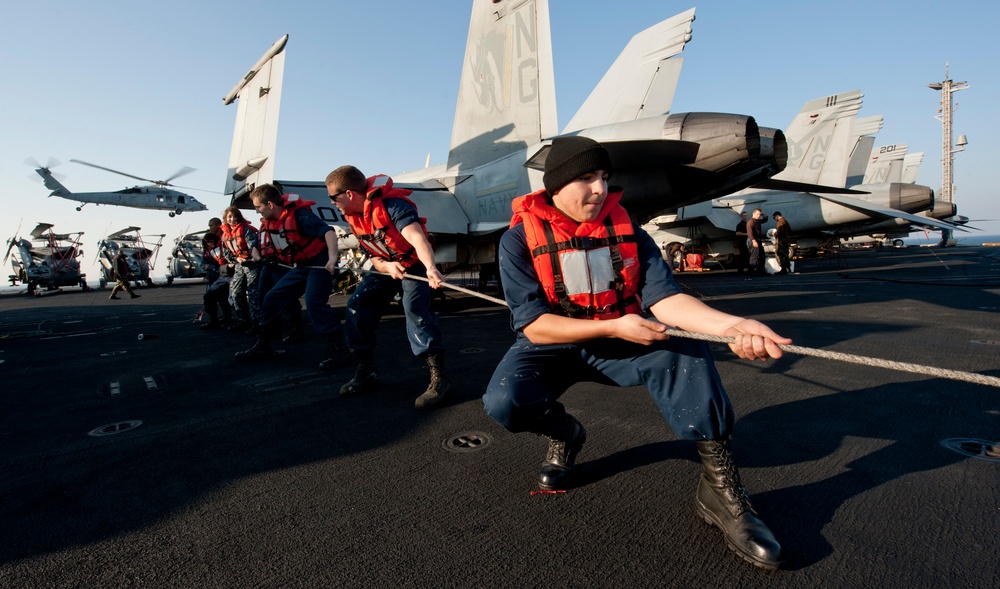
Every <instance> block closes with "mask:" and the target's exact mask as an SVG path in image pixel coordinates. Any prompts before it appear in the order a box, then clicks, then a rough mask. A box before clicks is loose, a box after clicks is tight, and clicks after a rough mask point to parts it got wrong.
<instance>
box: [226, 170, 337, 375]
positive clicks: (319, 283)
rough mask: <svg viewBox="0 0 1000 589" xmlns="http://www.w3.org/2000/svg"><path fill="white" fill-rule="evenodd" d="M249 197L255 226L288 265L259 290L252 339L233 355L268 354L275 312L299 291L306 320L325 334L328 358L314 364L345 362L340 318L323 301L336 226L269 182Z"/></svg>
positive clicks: (333, 263) (333, 264)
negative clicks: (256, 330) (258, 224)
mask: <svg viewBox="0 0 1000 589" xmlns="http://www.w3.org/2000/svg"><path fill="white" fill-rule="evenodd" d="M250 198H251V199H252V200H253V208H254V209H256V211H257V213H258V214H259V215H260V216H261V228H262V230H263V231H265V232H267V233H268V239H269V241H270V243H271V244H272V246H273V248H274V254H275V256H276V257H277V258H278V261H279V262H280V263H281V264H284V265H286V266H288V271H287V272H285V274H284V275H283V276H282V277H281V278H280V279H278V281H277V282H276V283H275V284H274V286H272V287H271V289H270V290H269V291H268V292H267V294H266V295H265V296H264V301H263V303H262V305H261V318H260V330H259V333H258V335H257V341H256V342H255V343H254V345H253V346H251V347H250V348H248V349H246V350H244V351H242V352H237V353H236V359H237V360H254V359H257V358H270V357H272V356H273V355H274V350H273V349H271V340H272V339H273V338H274V337H275V336H276V335H277V334H276V333H275V331H276V330H277V329H278V327H279V325H280V319H281V314H282V313H283V312H284V311H285V309H286V308H287V307H288V304H289V303H290V302H291V301H293V300H296V299H298V298H299V297H301V296H302V295H303V294H304V295H305V299H306V312H307V313H308V314H309V321H310V322H311V323H312V325H313V328H314V329H315V330H316V331H317V332H319V333H320V334H321V335H324V336H326V338H327V354H328V358H327V359H326V360H324V361H323V362H322V363H321V364H320V369H321V370H323V369H328V368H334V367H336V366H339V365H342V364H345V363H346V362H347V361H348V360H349V358H348V356H347V351H346V350H345V349H344V344H343V338H344V335H343V333H342V332H341V329H340V319H339V318H338V317H337V315H336V313H335V311H334V310H333V307H331V306H330V301H329V299H330V293H332V292H333V279H334V275H335V274H336V272H337V234H336V232H334V230H333V228H332V227H330V226H329V225H328V224H327V223H326V222H325V221H323V220H322V219H320V218H319V217H318V216H317V215H316V213H314V212H312V209H310V207H311V206H312V205H314V204H316V203H314V202H312V201H308V200H301V199H298V198H292V195H287V194H286V195H283V194H281V191H280V190H278V189H277V188H276V187H275V186H274V185H272V184H261V185H260V186H258V187H257V188H254V189H253V192H252V193H251V194H250ZM258 255H259V253H258Z"/></svg>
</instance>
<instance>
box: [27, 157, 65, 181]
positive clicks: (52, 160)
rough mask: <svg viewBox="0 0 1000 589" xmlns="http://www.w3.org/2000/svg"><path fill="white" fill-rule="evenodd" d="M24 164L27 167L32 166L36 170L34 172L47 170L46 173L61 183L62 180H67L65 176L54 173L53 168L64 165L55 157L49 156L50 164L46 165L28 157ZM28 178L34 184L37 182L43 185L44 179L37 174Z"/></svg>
mask: <svg viewBox="0 0 1000 589" xmlns="http://www.w3.org/2000/svg"><path fill="white" fill-rule="evenodd" d="M24 163H25V165H28V166H31V167H32V169H34V170H45V171H46V172H48V173H49V174H51V175H52V177H53V178H55V179H56V180H58V181H60V182H62V180H63V179H64V178H66V175H65V174H56V173H53V172H52V168H55V167H58V166H61V165H62V162H60V161H59V160H57V159H56V158H54V157H51V156H49V159H48V162H47V163H46V164H45V165H42V164H41V163H40V162H39V161H38V160H36V159H35V158H33V157H28V158H27V159H25V160H24ZM28 178H29V179H30V180H31V181H32V182H35V183H37V184H40V183H42V177H41V176H39V175H38V173H37V172H36V173H34V174H30V175H29V176H28Z"/></svg>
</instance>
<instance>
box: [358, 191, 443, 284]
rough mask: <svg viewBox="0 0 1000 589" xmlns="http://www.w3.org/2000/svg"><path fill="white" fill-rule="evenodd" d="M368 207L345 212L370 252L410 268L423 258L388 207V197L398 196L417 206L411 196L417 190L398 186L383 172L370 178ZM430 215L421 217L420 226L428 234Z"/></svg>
mask: <svg viewBox="0 0 1000 589" xmlns="http://www.w3.org/2000/svg"><path fill="white" fill-rule="evenodd" d="M365 191H366V195H365V209H364V212H362V213H354V214H350V215H344V219H346V220H347V222H348V223H350V225H351V230H352V231H353V232H354V235H355V236H356V237H357V238H358V243H360V244H361V246H362V247H364V248H365V249H366V250H368V252H369V253H370V254H371V255H372V256H374V257H376V258H382V259H385V260H389V261H391V262H399V263H401V264H402V265H403V267H404V268H410V267H411V266H413V265H414V264H416V263H417V262H419V261H420V259H419V258H417V252H416V250H415V249H413V244H411V243H410V242H409V241H407V240H406V238H405V237H403V234H402V233H400V231H399V229H397V228H396V224H395V223H393V222H392V219H391V218H390V217H389V211H388V210H386V207H385V199H389V198H398V199H401V200H405V201H406V202H408V203H410V205H412V206H413V208H414V209H416V208H417V205H415V204H414V203H413V201H412V200H410V199H409V198H407V197H408V196H409V195H410V194H411V193H412V192H413V191H412V190H406V189H403V188H394V187H393V185H392V178H390V177H388V176H385V175H382V174H379V175H377V176H372V177H371V178H368V186H367V187H366V188H365ZM426 223H427V219H424V218H423V217H421V218H420V229H421V231H423V232H424V235H425V236H426V235H427V227H426V226H425V225H426Z"/></svg>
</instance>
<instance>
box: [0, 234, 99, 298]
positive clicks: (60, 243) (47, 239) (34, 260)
mask: <svg viewBox="0 0 1000 589" xmlns="http://www.w3.org/2000/svg"><path fill="white" fill-rule="evenodd" d="M53 226H54V225H52V224H51V223H39V224H38V225H37V226H36V227H35V228H34V229H33V230H32V231H31V233H30V236H31V240H28V239H26V238H24V237H20V236H19V235H18V234H17V233H20V231H21V227H20V225H19V226H18V228H17V233H15V235H14V237H12V238H10V239H8V240H7V254H6V255H5V256H4V259H3V263H4V264H6V263H7V260H8V259H11V268H12V269H13V271H14V273H13V274H11V275H10V277H9V279H10V284H11V286H17V284H18V283H23V284H26V285H27V287H28V294H38V292H37V290H36V289H37V288H38V287H40V286H41V287H44V288H45V289H46V290H59V287H61V286H80V287H81V288H83V290H88V288H89V287H88V286H87V275H86V274H83V273H81V272H80V261H79V259H78V258H80V257H81V256H83V250H81V249H80V243H81V241H80V238H81V236H82V235H83V232H82V231H79V232H76V233H55V232H53V231H52V227H53ZM32 242H36V243H34V244H33V243H32ZM12 252H15V255H14V257H13V258H11V253H12Z"/></svg>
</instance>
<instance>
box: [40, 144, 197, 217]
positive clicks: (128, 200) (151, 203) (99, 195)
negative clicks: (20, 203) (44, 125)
mask: <svg viewBox="0 0 1000 589" xmlns="http://www.w3.org/2000/svg"><path fill="white" fill-rule="evenodd" d="M70 161H71V162H75V163H78V164H83V165H85V166H90V167H92V168H98V169H101V170H105V171H108V172H114V173H115V174H121V175H122V176H128V177H129V178H135V179H136V180H142V181H144V182H151V183H152V185H150V186H133V187H131V188H126V189H124V190H119V191H117V192H71V191H70V190H69V189H68V188H66V187H65V186H63V185H62V184H61V183H60V182H59V181H58V180H56V179H55V177H53V175H52V171H51V170H50V168H51V167H52V165H48V166H42V165H40V164H38V163H37V162H35V161H34V160H32V159H30V158H29V159H28V160H27V161H26V162H25V163H27V164H29V165H32V166H34V167H35V172H36V173H37V174H38V175H39V176H41V177H42V182H43V183H44V184H45V187H46V188H48V189H49V190H51V191H52V193H51V194H49V196H58V197H60V198H65V199H67V200H75V201H78V202H81V203H83V204H81V205H80V206H78V207H76V210H78V211H79V210H82V209H83V207H84V206H85V205H87V204H91V203H93V204H97V205H115V206H120V207H132V208H136V209H157V210H165V211H170V216H171V217H173V216H175V215H179V214H181V213H183V212H185V211H207V210H208V207H207V206H205V205H204V204H202V203H201V202H198V199H196V198H195V197H193V196H191V195H188V194H184V193H183V192H179V191H177V190H173V189H171V188H168V187H169V186H173V184H171V183H170V181H171V180H174V179H176V178H179V177H180V176H183V175H184V174H188V173H190V172H193V171H194V168H188V167H184V168H181V169H180V170H178V171H177V172H176V173H175V174H174V175H172V176H170V177H169V178H167V179H166V180H149V179H147V178H141V177H139V176H133V175H132V174H126V173H125V172H119V171H118V170H112V169H111V168H105V167H103V166H98V165H96V164H90V163H87V162H83V161H80V160H70Z"/></svg>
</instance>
